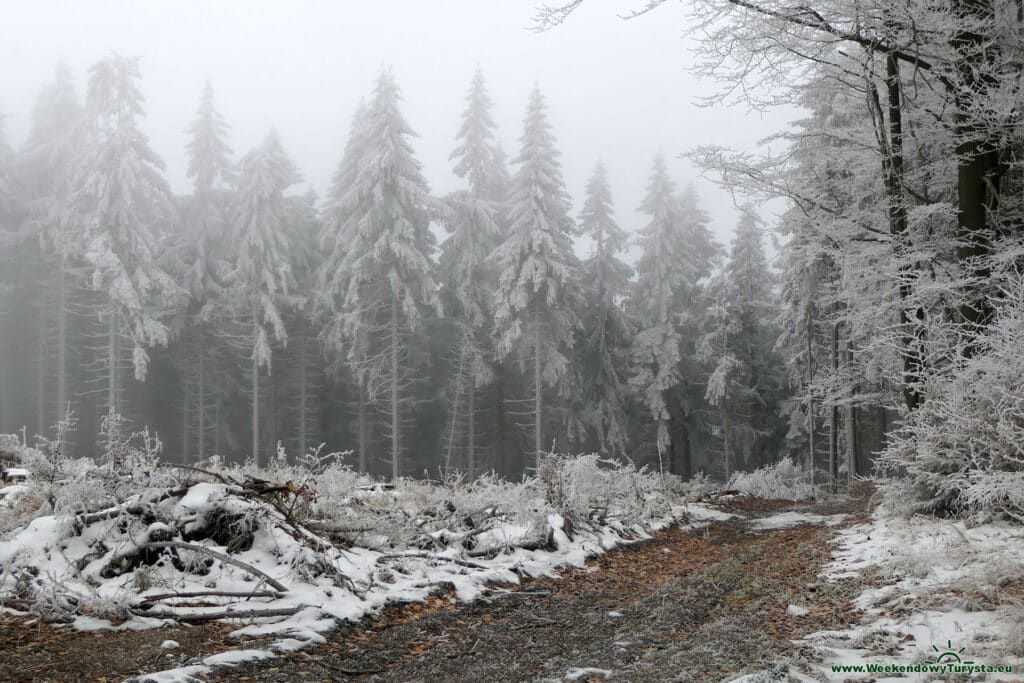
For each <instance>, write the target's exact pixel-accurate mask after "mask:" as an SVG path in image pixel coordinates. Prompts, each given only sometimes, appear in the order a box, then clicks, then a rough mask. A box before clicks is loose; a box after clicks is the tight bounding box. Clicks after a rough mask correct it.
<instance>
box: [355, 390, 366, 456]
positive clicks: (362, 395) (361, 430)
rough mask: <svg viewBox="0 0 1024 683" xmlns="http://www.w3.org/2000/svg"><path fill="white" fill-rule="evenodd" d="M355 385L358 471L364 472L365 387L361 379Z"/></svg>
mask: <svg viewBox="0 0 1024 683" xmlns="http://www.w3.org/2000/svg"><path fill="white" fill-rule="evenodd" d="M357 386H358V389H359V417H358V420H359V425H358V431H359V435H358V436H359V471H360V473H362V474H366V447H367V444H366V436H367V435H366V388H365V387H364V386H363V380H362V379H360V380H359V381H358V382H357Z"/></svg>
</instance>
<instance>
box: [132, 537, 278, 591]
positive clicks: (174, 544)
mask: <svg viewBox="0 0 1024 683" xmlns="http://www.w3.org/2000/svg"><path fill="white" fill-rule="evenodd" d="M138 547H139V548H140V549H145V548H178V549H179V550H191V551H192V552H196V553H201V554H203V555H208V556H210V557H212V558H214V559H217V560H220V561H221V562H226V563H228V564H232V565H234V566H236V567H238V568H240V569H244V570H245V571H247V572H249V573H250V574H253V575H254V576H258V577H260V578H261V579H263V580H264V581H266V582H267V583H268V584H270V585H271V586H273V587H274V588H276V589H277V590H279V591H281V592H282V593H287V592H288V587H287V586H285V585H284V584H283V583H281V582H280V581H278V580H277V579H275V578H274V577H272V576H269V575H268V574H265V573H263V572H261V571H260V570H259V569H256V567H254V566H252V565H251V564H248V563H246V562H242V561H241V560H236V559H235V558H233V557H230V556H228V555H225V554H224V553H219V552H217V551H216V550H210V549H209V548H207V547H205V546H201V545H195V544H192V543H182V542H181V541H151V542H149V543H143V544H141V545H139V546H138Z"/></svg>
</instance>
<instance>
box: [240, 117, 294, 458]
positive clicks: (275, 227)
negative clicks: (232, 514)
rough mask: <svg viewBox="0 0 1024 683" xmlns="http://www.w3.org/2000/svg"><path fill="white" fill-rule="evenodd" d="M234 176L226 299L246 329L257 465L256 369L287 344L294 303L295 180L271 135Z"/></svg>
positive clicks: (267, 364) (274, 134)
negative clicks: (291, 195) (287, 318)
mask: <svg viewBox="0 0 1024 683" xmlns="http://www.w3.org/2000/svg"><path fill="white" fill-rule="evenodd" d="M239 171H240V172H239V178H238V192H237V194H236V196H235V201H234V205H233V210H232V238H233V241H234V242H235V248H236V249H237V256H236V259H235V264H234V268H233V270H232V272H231V275H230V284H231V289H232V292H231V298H232V300H233V302H234V304H235V307H236V311H237V313H238V314H239V315H240V316H241V317H242V318H243V319H245V320H246V322H247V325H248V328H249V333H248V338H247V339H246V343H247V344H248V345H249V354H250V372H251V378H250V380H251V388H252V395H251V399H252V425H251V426H252V455H253V457H254V459H255V460H256V462H257V463H260V462H261V459H262V458H261V456H262V453H261V448H260V410H259V398H260V397H259V373H260V368H264V367H265V368H267V369H268V370H269V368H270V365H271V359H272V356H273V344H274V342H279V343H282V344H283V343H285V342H287V339H288V333H287V330H285V325H284V316H283V309H284V308H287V307H292V306H294V305H296V304H297V303H299V301H298V299H297V297H296V296H295V293H294V289H295V274H294V271H293V267H292V258H293V254H292V251H293V247H294V245H293V237H292V235H291V227H292V226H291V225H290V220H291V218H292V216H291V214H290V212H289V203H288V201H287V199H286V197H285V191H286V190H287V189H288V188H289V187H291V186H292V185H294V184H295V183H296V182H298V180H299V177H300V176H299V171H298V169H297V168H296V167H295V164H294V163H293V162H292V160H291V159H290V158H289V157H288V155H287V154H286V153H285V151H284V148H283V147H282V145H281V140H280V138H279V137H278V135H277V132H276V131H273V130H272V131H271V132H270V134H269V135H267V137H266V139H264V141H263V142H262V143H261V144H260V145H259V147H257V148H256V149H254V150H252V151H251V152H249V153H248V154H246V155H245V156H244V157H243V158H242V161H241V163H240V169H239Z"/></svg>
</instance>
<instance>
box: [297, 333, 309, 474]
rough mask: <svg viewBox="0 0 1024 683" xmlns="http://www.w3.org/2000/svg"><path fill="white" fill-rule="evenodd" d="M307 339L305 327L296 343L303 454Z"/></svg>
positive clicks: (300, 441) (306, 410) (300, 436)
mask: <svg viewBox="0 0 1024 683" xmlns="http://www.w3.org/2000/svg"><path fill="white" fill-rule="evenodd" d="M308 343H309V340H308V339H307V338H306V330H305V327H303V329H301V330H300V331H299V343H298V349H297V351H298V354H299V455H300V456H302V455H305V453H306V439H307V435H306V413H307V412H308V411H309V405H308V397H307V396H306V392H307V391H309V388H308V386H307V381H306V372H307V369H306V365H307V363H308V358H307V357H306V350H307V345H308Z"/></svg>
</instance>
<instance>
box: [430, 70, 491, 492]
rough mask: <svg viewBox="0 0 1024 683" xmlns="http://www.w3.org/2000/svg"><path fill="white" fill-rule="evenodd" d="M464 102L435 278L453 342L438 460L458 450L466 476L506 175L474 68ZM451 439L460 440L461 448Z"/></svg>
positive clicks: (472, 459)
mask: <svg viewBox="0 0 1024 683" xmlns="http://www.w3.org/2000/svg"><path fill="white" fill-rule="evenodd" d="M466 103H467V104H466V111H465V112H464V113H463V115H462V125H461V126H460V128H459V132H458V135H457V136H456V140H457V146H456V148H455V151H453V152H452V154H451V157H450V158H451V160H453V161H454V162H455V165H454V167H453V170H454V172H455V175H457V176H459V177H460V178H464V179H465V180H466V182H467V184H468V185H469V188H468V189H467V190H463V191H460V192H455V193H453V194H451V195H449V196H448V197H446V198H445V205H446V218H445V228H446V230H447V231H448V232H449V233H450V236H449V237H448V239H446V240H445V241H444V243H443V244H442V245H441V258H440V265H439V279H440V280H441V284H442V286H443V288H444V289H443V291H442V295H443V297H444V305H445V309H446V312H447V313H448V315H449V318H450V320H451V321H452V322H453V325H454V327H455V333H456V339H457V342H456V352H455V354H454V355H455V358H454V359H453V361H452V362H453V364H454V368H453V370H452V372H451V382H450V385H449V394H450V396H449V399H450V400H449V425H448V435H447V441H448V443H447V446H446V457H445V463H446V466H447V467H451V466H452V465H453V464H454V457H453V455H454V453H455V452H456V450H462V448H464V449H465V458H464V460H463V461H464V463H465V469H466V472H467V475H468V476H470V477H472V476H473V472H474V470H475V469H476V467H477V450H478V445H477V444H478V433H477V432H478V426H477V413H478V411H479V408H478V406H477V394H478V392H479V390H480V389H481V388H482V387H484V386H486V385H487V384H488V383H489V382H490V381H491V380H492V379H493V377H494V370H493V368H492V357H493V353H492V351H491V343H490V341H489V339H490V332H491V330H490V323H491V313H490V312H491V309H492V308H493V291H494V290H493V285H494V277H493V274H492V271H493V268H492V264H490V263H489V262H488V261H487V258H488V256H490V254H491V253H492V252H493V251H494V249H495V248H496V247H497V246H498V244H499V241H500V232H501V231H500V228H499V224H498V222H499V220H500V214H501V210H502V208H503V206H502V200H503V199H504V193H505V190H506V185H507V178H506V171H505V167H504V163H503V161H502V159H501V156H500V153H499V151H498V147H497V143H496V141H495V133H494V128H495V126H494V120H493V119H492V118H491V106H492V102H491V98H490V96H489V95H488V94H487V88H486V85H485V84H484V77H483V73H482V72H481V71H480V69H479V68H478V69H477V71H476V73H475V74H474V75H473V81H472V83H471V85H470V88H469V92H468V94H467V95H466ZM460 436H461V437H463V438H464V442H462V440H461V439H460V438H459V437H460ZM457 442H462V443H461V447H460V446H458V445H457Z"/></svg>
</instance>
